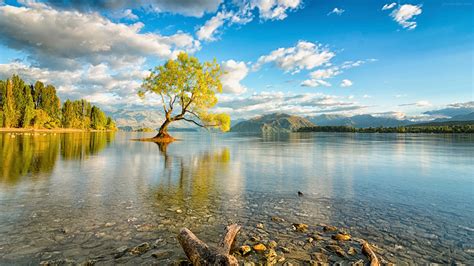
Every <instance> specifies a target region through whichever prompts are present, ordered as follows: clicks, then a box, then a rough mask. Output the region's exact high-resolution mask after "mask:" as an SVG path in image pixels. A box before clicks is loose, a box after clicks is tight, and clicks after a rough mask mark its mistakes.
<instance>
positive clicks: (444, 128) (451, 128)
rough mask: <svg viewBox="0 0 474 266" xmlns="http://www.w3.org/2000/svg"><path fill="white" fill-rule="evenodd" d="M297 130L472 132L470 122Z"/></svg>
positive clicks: (304, 129) (473, 130)
mask: <svg viewBox="0 0 474 266" xmlns="http://www.w3.org/2000/svg"><path fill="white" fill-rule="evenodd" d="M297 132H353V133H446V134H448V133H474V122H473V123H472V124H459V125H437V126H432V125H430V126H422V125H414V126H400V127H368V128H355V127H350V126H315V127H302V128H299V129H298V130H297Z"/></svg>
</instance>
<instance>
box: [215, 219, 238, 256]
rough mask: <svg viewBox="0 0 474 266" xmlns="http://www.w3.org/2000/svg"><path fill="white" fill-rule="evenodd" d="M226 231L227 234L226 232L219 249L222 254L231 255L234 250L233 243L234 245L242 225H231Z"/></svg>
mask: <svg viewBox="0 0 474 266" xmlns="http://www.w3.org/2000/svg"><path fill="white" fill-rule="evenodd" d="M225 230H226V232H225V235H224V238H222V240H221V242H220V243H219V246H217V248H218V249H219V251H220V253H222V254H229V253H230V250H231V248H232V243H234V239H235V236H236V235H237V233H239V231H240V225H237V224H231V225H229V226H227V227H226V228H225Z"/></svg>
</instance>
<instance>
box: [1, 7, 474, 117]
mask: <svg viewBox="0 0 474 266" xmlns="http://www.w3.org/2000/svg"><path fill="white" fill-rule="evenodd" d="M0 3H1V0H0ZM473 5H474V3H473V1H472V0H469V1H464V0H444V1H438V0H433V1H415V0H413V1H382V0H361V1H349V0H346V1H342V0H340V1H338V0H319V1H318V0H315V1H309V0H306V1H304V0H246V1H221V0H199V1H169V0H141V1H118V0H117V1H93V2H87V1H83V2H81V3H75V2H73V1H56V0H55V1H26V0H25V1H5V2H4V3H3V4H0V36H1V37H0V76H1V77H2V78H5V77H6V76H8V75H11V74H13V73H17V74H20V75H22V76H24V77H25V78H26V79H28V80H31V81H33V80H37V79H40V80H44V81H45V82H50V83H53V84H54V85H56V86H57V87H58V91H59V93H60V95H61V96H62V97H65V98H80V97H85V98H87V99H89V100H90V101H92V102H94V103H97V104H99V105H102V106H103V107H104V108H105V109H108V110H111V111H113V110H122V109H147V108H154V106H155V105H156V99H153V98H151V99H148V100H146V101H142V100H140V99H138V98H137V97H136V90H137V89H138V87H139V85H140V82H141V79H142V78H143V77H144V76H146V74H147V69H149V68H151V67H153V66H155V65H158V64H162V63H163V62H164V61H165V60H167V59H169V58H173V57H174V56H175V55H176V53H177V52H179V51H182V50H184V51H187V52H189V53H192V54H194V55H196V56H197V57H198V58H199V59H201V60H211V59H213V58H215V59H216V60H217V61H218V62H220V63H221V64H222V66H223V68H224V69H225V70H226V71H227V73H228V74H227V76H226V77H224V78H223V82H224V90H225V92H226V93H225V94H223V95H222V96H220V104H219V105H218V107H217V108H216V110H219V111H226V112H229V113H230V114H231V115H232V116H233V117H235V118H242V117H243V118H246V117H251V116H254V115H257V114H261V113H266V112H275V111H281V112H288V113H293V114H299V115H317V114H321V113H334V114H345V115H353V114H361V113H371V114H378V115H386V116H393V117H397V118H410V119H418V118H420V114H422V113H423V112H425V111H428V110H434V109H441V108H445V107H446V106H468V107H474V104H473V101H474V92H473V90H474V89H473V58H474V54H473V53H474V50H473V43H474V38H473V28H474V25H473V24H474V18H473ZM421 118H430V117H427V116H426V115H424V116H421Z"/></svg>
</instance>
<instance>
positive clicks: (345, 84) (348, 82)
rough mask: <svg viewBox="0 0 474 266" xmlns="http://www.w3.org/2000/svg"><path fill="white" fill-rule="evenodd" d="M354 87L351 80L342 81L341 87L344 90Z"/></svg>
mask: <svg viewBox="0 0 474 266" xmlns="http://www.w3.org/2000/svg"><path fill="white" fill-rule="evenodd" d="M352 85H353V83H352V81H350V80H348V79H343V80H342V81H341V85H340V86H341V87H343V88H346V87H350V86H352Z"/></svg>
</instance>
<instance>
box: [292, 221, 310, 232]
mask: <svg viewBox="0 0 474 266" xmlns="http://www.w3.org/2000/svg"><path fill="white" fill-rule="evenodd" d="M293 228H294V230H296V231H299V232H306V231H307V230H308V225H307V224H298V223H295V224H293Z"/></svg>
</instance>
